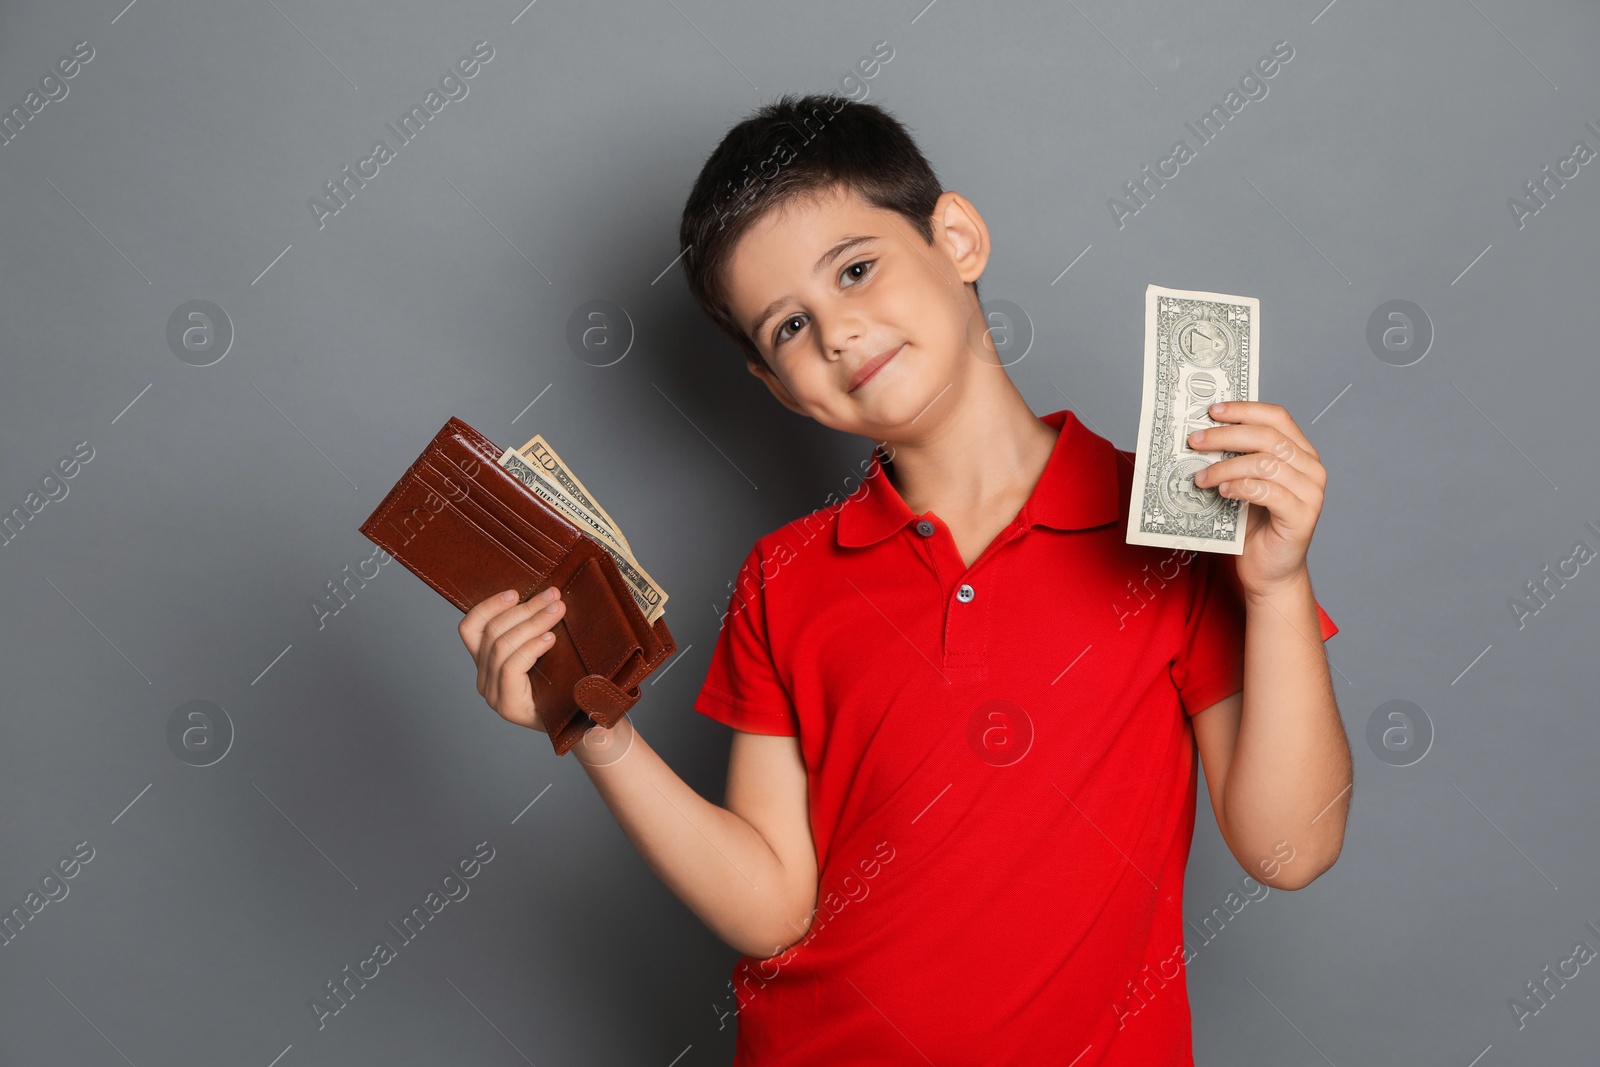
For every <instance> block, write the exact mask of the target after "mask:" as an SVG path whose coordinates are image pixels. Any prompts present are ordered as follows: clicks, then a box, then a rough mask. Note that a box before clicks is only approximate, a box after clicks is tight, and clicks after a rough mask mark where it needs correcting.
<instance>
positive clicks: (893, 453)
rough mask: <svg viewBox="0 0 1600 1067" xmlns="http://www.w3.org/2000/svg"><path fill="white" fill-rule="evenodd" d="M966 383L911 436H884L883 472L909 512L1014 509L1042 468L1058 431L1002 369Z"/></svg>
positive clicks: (923, 418) (935, 405) (943, 513)
mask: <svg viewBox="0 0 1600 1067" xmlns="http://www.w3.org/2000/svg"><path fill="white" fill-rule="evenodd" d="M986 377H988V378H989V379H990V380H989V381H988V382H985V381H984V378H986ZM965 384H966V385H967V386H968V392H967V393H966V394H965V395H952V394H954V392H955V391H954V390H951V392H950V393H947V394H946V395H945V396H944V397H943V398H942V399H941V400H936V401H935V402H934V403H933V404H931V405H930V406H929V407H928V409H927V411H925V412H924V413H923V415H922V416H921V417H919V418H918V419H917V421H916V423H915V424H914V426H913V429H915V430H916V431H917V433H916V434H915V436H912V437H908V438H907V439H905V440H900V441H894V440H890V441H887V442H886V443H887V445H888V449H889V456H890V458H891V466H890V467H888V468H886V471H885V472H886V473H888V474H889V475H890V477H889V481H890V483H891V484H892V485H893V486H894V487H895V490H896V491H897V492H898V493H899V494H900V498H901V499H902V500H904V501H905V502H906V504H907V505H908V506H909V507H910V508H911V510H912V512H913V513H914V514H917V515H923V514H926V513H927V512H930V511H932V512H934V513H936V514H938V515H939V516H940V517H950V516H957V515H962V514H974V513H978V512H987V511H990V510H991V509H998V510H1001V511H1003V512H1004V514H1006V515H1014V514H1016V512H1017V510H1018V509H1020V508H1021V506H1022V504H1023V502H1025V501H1026V500H1027V499H1028V496H1029V495H1030V494H1031V493H1032V491H1033V487H1034V485H1036V484H1037V483H1038V481H1039V476H1040V475H1041V474H1043V473H1044V468H1045V465H1046V464H1047V463H1048V462H1049V459H1050V452H1051V450H1052V449H1053V448H1054V447H1055V442H1056V431H1055V430H1053V429H1051V428H1050V426H1049V425H1048V424H1046V423H1045V422H1044V421H1043V420H1041V419H1040V418H1039V417H1038V416H1037V415H1035V414H1034V413H1033V411H1032V410H1031V409H1030V408H1029V407H1028V402H1027V401H1026V400H1025V399H1023V396H1022V394H1021V393H1019V392H1018V391H1017V387H1016V385H1015V384H1014V383H1013V382H1012V381H1011V379H1010V377H1009V376H1007V375H1006V374H1005V373H1004V372H1003V371H1001V372H998V373H996V374H994V375H992V376H988V375H983V374H976V375H972V376H971V377H970V378H969V379H968V381H967V382H966V383H965ZM952 401H954V402H953V403H952Z"/></svg>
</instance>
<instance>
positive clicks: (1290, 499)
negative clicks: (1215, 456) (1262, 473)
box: [1220, 478, 1316, 533]
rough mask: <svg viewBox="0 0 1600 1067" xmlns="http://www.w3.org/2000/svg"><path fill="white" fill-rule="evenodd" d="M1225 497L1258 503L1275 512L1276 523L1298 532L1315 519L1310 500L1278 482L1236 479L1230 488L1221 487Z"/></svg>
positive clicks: (1230, 483) (1273, 513)
mask: <svg viewBox="0 0 1600 1067" xmlns="http://www.w3.org/2000/svg"><path fill="white" fill-rule="evenodd" d="M1220 492H1221V493H1222V495H1223V496H1226V497H1230V498H1232V499H1235V500H1243V501H1245V502H1246V503H1249V504H1257V505H1260V506H1261V507H1264V508H1266V509H1267V510H1268V511H1269V512H1271V513H1272V519H1273V521H1274V522H1277V523H1281V524H1282V525H1283V526H1284V527H1286V528H1287V529H1288V530H1290V531H1292V532H1295V533H1298V532H1299V531H1300V530H1303V529H1306V528H1308V527H1310V526H1311V525H1312V524H1313V523H1314V522H1315V521H1316V514H1315V512H1314V510H1313V509H1312V506H1311V503H1310V502H1309V501H1307V500H1305V499H1302V498H1301V497H1299V496H1297V495H1296V494H1295V493H1293V492H1292V491H1290V490H1289V489H1288V488H1286V487H1285V486H1284V485H1282V484H1281V483H1279V482H1276V481H1272V480H1270V479H1266V478H1235V479H1232V480H1230V481H1229V482H1228V488H1227V489H1225V490H1220Z"/></svg>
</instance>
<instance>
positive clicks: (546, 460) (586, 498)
mask: <svg viewBox="0 0 1600 1067" xmlns="http://www.w3.org/2000/svg"><path fill="white" fill-rule="evenodd" d="M517 455H519V456H521V457H522V458H523V459H525V460H527V461H528V463H529V464H531V465H532V466H534V467H536V468H538V469H539V470H541V471H543V472H544V475H545V478H546V479H548V480H549V481H550V482H552V483H554V484H555V485H556V486H557V487H558V488H560V489H561V490H562V491H563V492H565V493H566V494H567V495H568V496H569V497H571V498H572V499H573V500H574V501H576V502H577V504H578V505H579V506H580V507H582V508H583V509H584V510H585V511H587V512H589V514H591V515H593V516H594V517H595V518H597V519H599V520H600V521H602V522H604V523H605V524H606V526H607V527H609V528H610V530H611V533H612V534H613V535H614V536H615V537H616V539H617V540H618V541H620V542H621V543H622V547H623V548H624V549H626V550H627V551H628V552H630V553H631V552H632V551H633V549H632V548H631V547H629V545H628V539H627V538H626V537H624V536H623V535H622V527H620V526H618V525H617V523H616V521H615V520H614V519H612V517H611V516H610V515H607V514H606V509H605V508H603V507H601V506H600V502H599V501H598V500H596V499H595V498H594V494H593V493H591V492H589V490H588V489H586V488H584V485H583V483H582V482H580V481H579V480H578V476H577V475H576V474H574V473H572V468H571V467H569V466H567V465H566V464H565V463H563V462H561V457H560V456H558V455H556V450H555V449H554V448H551V447H550V442H548V441H546V440H545V439H544V435H543V434H534V435H533V439H532V440H530V441H529V442H528V443H527V444H525V445H523V446H522V447H521V448H519V449H517Z"/></svg>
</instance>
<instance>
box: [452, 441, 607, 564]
mask: <svg viewBox="0 0 1600 1067" xmlns="http://www.w3.org/2000/svg"><path fill="white" fill-rule="evenodd" d="M457 443H458V444H459V442H457ZM460 447H462V448H466V447H467V446H465V445H461V446H460ZM468 461H470V462H472V463H474V464H476V465H477V466H474V467H472V468H467V469H470V470H472V471H473V475H472V477H471V478H466V479H465V480H466V482H467V484H468V486H469V488H470V489H476V490H478V493H477V495H476V498H477V501H478V503H479V504H481V505H482V506H483V507H485V508H486V509H490V510H492V511H493V512H494V513H495V514H496V515H497V516H499V518H500V520H501V521H502V522H504V523H506V524H507V525H508V526H510V527H511V528H512V529H513V530H518V531H523V530H526V531H528V533H529V534H531V535H532V537H531V538H530V537H528V536H527V535H524V538H523V539H524V540H531V541H532V542H533V543H534V544H544V545H546V546H547V547H546V548H545V550H544V551H545V554H546V555H548V556H550V557H552V558H554V559H560V558H561V557H562V556H563V555H565V554H566V552H567V549H569V548H571V547H572V543H573V542H574V541H575V540H577V539H578V538H579V537H583V536H586V535H585V534H583V533H582V532H581V531H580V530H579V529H578V528H577V526H576V525H574V524H573V523H572V521H571V520H570V519H568V518H567V517H566V516H564V515H560V514H559V513H557V512H556V510H555V509H554V508H552V507H551V506H550V505H549V504H546V503H545V502H544V501H543V500H540V499H539V498H538V496H536V495H535V494H534V492H533V490H531V489H529V488H528V487H527V486H526V485H523V484H522V482H521V481H519V480H518V479H517V476H516V475H514V474H512V473H511V472H510V471H508V470H506V469H505V468H504V467H502V466H500V465H499V464H498V463H495V462H488V463H485V462H483V457H482V456H481V455H478V454H476V453H474V454H472V455H470V456H469V457H468ZM444 462H446V463H452V464H460V463H462V462H463V461H462V460H457V459H454V458H451V457H448V456H447V457H446V458H445V461H444ZM479 467H481V468H483V469H481V470H480V469H479ZM465 473H466V472H465V470H463V472H462V475H463V477H465ZM496 486H498V487H500V489H501V490H502V491H503V492H505V493H506V494H507V495H511V494H515V495H514V496H513V497H512V499H515V500H518V501H523V500H526V501H527V507H528V508H529V509H532V510H533V511H534V512H535V513H536V514H538V515H539V517H540V520H541V521H542V522H543V523H544V524H545V525H547V526H549V527H551V529H549V530H546V529H543V528H541V525H540V521H536V520H534V519H532V518H529V517H528V515H526V514H524V513H522V512H520V511H519V510H518V509H517V507H516V506H515V505H513V504H512V503H510V501H508V500H506V499H504V498H502V497H501V496H500V495H498V493H496V491H495V487H496Z"/></svg>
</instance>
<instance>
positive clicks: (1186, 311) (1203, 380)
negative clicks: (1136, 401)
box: [1127, 285, 1261, 556]
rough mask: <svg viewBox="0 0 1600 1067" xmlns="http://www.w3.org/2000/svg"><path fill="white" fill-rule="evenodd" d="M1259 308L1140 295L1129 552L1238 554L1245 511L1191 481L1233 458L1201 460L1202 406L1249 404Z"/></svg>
mask: <svg viewBox="0 0 1600 1067" xmlns="http://www.w3.org/2000/svg"><path fill="white" fill-rule="evenodd" d="M1260 322H1261V301H1260V300H1258V299H1256V298H1255V297H1252V296H1229V295H1227V294H1225V293H1202V292H1195V291H1191V290H1187V289H1166V288H1163V287H1162V286H1159V285H1151V286H1149V287H1147V288H1146V289H1145V294H1144V402H1143V403H1142V404H1141V405H1140V408H1139V441H1138V453H1137V456H1138V458H1137V460H1136V461H1135V463H1134V468H1133V499H1132V500H1131V501H1130V502H1129V505H1128V536H1127V543H1128V544H1130V545H1157V546H1160V547H1162V548H1177V549H1188V550H1191V551H1197V552H1226V553H1229V554H1231V555H1235V556H1237V555H1241V554H1243V552H1244V535H1245V530H1246V529H1247V528H1248V527H1247V523H1248V520H1249V510H1250V504H1249V502H1248V501H1244V500H1240V499H1238V498H1237V497H1225V496H1223V495H1221V494H1220V493H1218V492H1217V490H1216V487H1215V486H1197V485H1195V484H1194V476H1195V475H1196V474H1198V473H1200V471H1202V470H1204V469H1205V468H1206V467H1208V466H1209V465H1210V464H1212V463H1213V462H1215V461H1217V460H1221V459H1227V458H1231V457H1233V456H1237V455H1240V453H1238V452H1202V451H1199V450H1198V449H1195V448H1193V447H1191V446H1190V445H1189V435H1190V434H1191V433H1193V432H1194V431H1195V430H1199V429H1204V428H1207V427H1211V426H1216V425H1219V424H1218V423H1217V422H1216V420H1214V419H1212V418H1211V414H1210V409H1211V405H1212V404H1214V403H1217V402H1218V401H1227V400H1256V399H1258V384H1259V377H1258V375H1259V371H1260V347H1259V343H1258V342H1259V333H1260Z"/></svg>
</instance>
